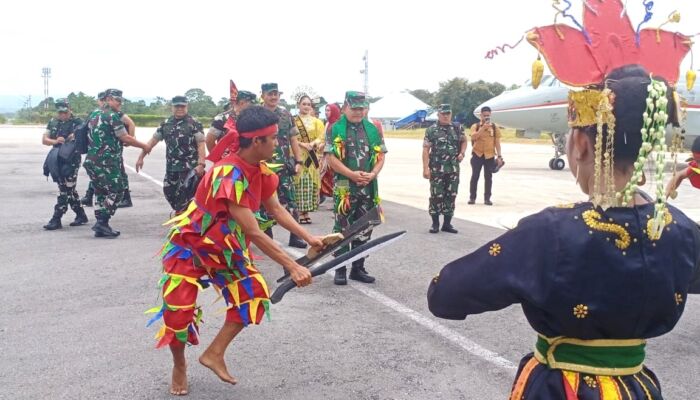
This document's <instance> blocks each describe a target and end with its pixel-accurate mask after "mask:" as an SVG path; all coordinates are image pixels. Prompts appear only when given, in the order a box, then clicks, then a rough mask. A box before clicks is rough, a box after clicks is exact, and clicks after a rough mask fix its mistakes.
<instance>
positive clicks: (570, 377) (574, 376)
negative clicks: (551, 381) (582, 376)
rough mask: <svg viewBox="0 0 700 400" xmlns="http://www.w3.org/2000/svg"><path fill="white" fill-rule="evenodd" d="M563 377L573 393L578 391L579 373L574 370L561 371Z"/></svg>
mask: <svg viewBox="0 0 700 400" xmlns="http://www.w3.org/2000/svg"><path fill="white" fill-rule="evenodd" d="M561 372H562V374H564V378H565V379H566V381H567V382H568V383H569V387H570V388H571V390H572V391H573V392H574V393H578V384H579V374H578V372H574V371H561Z"/></svg>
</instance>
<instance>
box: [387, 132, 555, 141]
mask: <svg viewBox="0 0 700 400" xmlns="http://www.w3.org/2000/svg"><path fill="white" fill-rule="evenodd" d="M384 137H388V138H392V139H423V138H424V137H425V129H397V130H395V131H385V132H384ZM501 142H503V143H531V144H533V143H535V144H550V143H552V140H551V139H550V138H549V135H546V134H542V135H540V137H539V138H537V139H526V138H519V137H516V136H515V129H501Z"/></svg>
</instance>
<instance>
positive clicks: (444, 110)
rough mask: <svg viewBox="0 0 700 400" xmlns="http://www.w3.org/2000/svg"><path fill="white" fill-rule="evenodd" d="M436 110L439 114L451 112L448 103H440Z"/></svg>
mask: <svg viewBox="0 0 700 400" xmlns="http://www.w3.org/2000/svg"><path fill="white" fill-rule="evenodd" d="M438 112H439V113H440V114H447V113H451V112H452V106H450V105H449V104H440V106H439V107H438Z"/></svg>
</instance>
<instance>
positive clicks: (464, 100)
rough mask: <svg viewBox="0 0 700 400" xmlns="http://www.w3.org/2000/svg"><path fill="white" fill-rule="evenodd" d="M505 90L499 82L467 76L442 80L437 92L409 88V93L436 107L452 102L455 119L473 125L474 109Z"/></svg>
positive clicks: (474, 118)
mask: <svg viewBox="0 0 700 400" xmlns="http://www.w3.org/2000/svg"><path fill="white" fill-rule="evenodd" d="M517 87H518V86H517V85H513V86H511V87H509V88H508V89H509V90H510V89H516V88H517ZM505 90H506V87H505V86H504V85H503V84H501V83H498V82H485V81H483V80H479V81H476V82H469V80H468V79H465V78H453V79H450V80H448V81H445V82H440V87H439V89H438V90H437V91H436V92H431V91H429V90H425V89H416V90H409V93H411V94H412V95H414V96H416V97H417V98H418V99H420V100H421V101H423V102H424V103H426V104H428V105H430V106H432V107H435V108H437V106H439V105H440V104H450V105H451V106H452V115H453V117H454V119H455V120H457V121H459V122H460V123H462V124H464V125H471V124H473V123H474V122H477V118H476V117H475V116H474V110H476V108H477V107H478V106H479V105H480V104H482V103H483V102H485V101H486V100H489V99H491V98H493V97H495V96H498V95H499V94H501V93H503V91H505Z"/></svg>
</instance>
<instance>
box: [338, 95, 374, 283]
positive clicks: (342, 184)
mask: <svg viewBox="0 0 700 400" xmlns="http://www.w3.org/2000/svg"><path fill="white" fill-rule="evenodd" d="M367 107H369V102H368V101H367V99H366V97H365V94H364V93H362V92H346V93H345V104H344V106H343V116H342V117H340V119H339V120H338V121H337V122H336V123H335V124H333V126H332V127H331V129H329V130H328V131H327V132H326V145H325V147H324V151H325V153H326V154H327V156H328V163H329V165H330V167H331V168H333V171H335V187H334V193H333V196H334V198H335V205H334V211H335V226H334V227H333V231H334V232H341V231H342V230H343V229H345V228H347V227H348V226H349V225H351V224H352V223H354V222H355V221H356V220H357V219H359V218H361V217H362V216H363V215H365V214H366V213H367V212H368V211H369V210H371V209H372V208H374V207H379V204H380V199H379V191H378V185H377V175H379V172H380V171H381V170H382V167H383V166H384V154H385V153H386V151H387V150H386V146H385V145H384V138H383V137H382V135H381V134H380V132H379V130H378V129H377V127H376V126H375V125H374V124H373V123H372V122H370V121H369V120H367V118H364V111H365V109H366V108H367ZM380 212H381V211H380ZM369 239H370V235H367V236H366V237H362V238H360V239H357V240H354V241H353V242H352V244H351V246H352V247H356V246H359V245H361V244H363V243H365V242H367V241H368V240H369ZM347 250H348V249H343V251H347ZM350 279H353V280H356V281H360V282H363V283H372V282H374V277H372V276H370V275H369V274H367V271H366V270H365V259H364V258H363V259H361V260H357V261H355V262H353V263H352V269H351V270H350ZM334 283H335V284H336V285H346V284H347V277H346V269H345V267H343V268H338V269H337V270H336V272H335V279H334Z"/></svg>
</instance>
